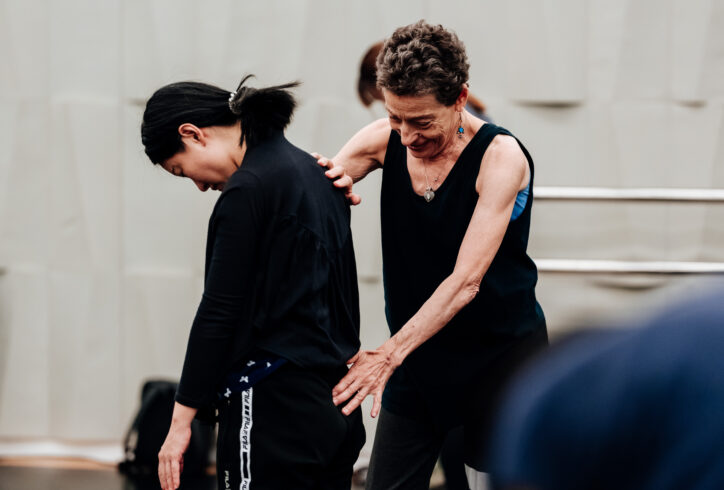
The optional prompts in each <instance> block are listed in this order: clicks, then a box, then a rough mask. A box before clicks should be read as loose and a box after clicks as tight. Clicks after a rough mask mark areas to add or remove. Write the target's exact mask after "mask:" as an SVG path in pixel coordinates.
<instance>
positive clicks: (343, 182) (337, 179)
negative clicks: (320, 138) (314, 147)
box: [312, 152, 362, 206]
mask: <svg viewBox="0 0 724 490" xmlns="http://www.w3.org/2000/svg"><path fill="white" fill-rule="evenodd" d="M312 156H313V157H314V158H316V159H317V163H318V164H319V165H320V166H321V167H324V168H326V169H327V170H326V171H325V172H324V175H326V176H327V178H328V179H330V180H332V183H333V184H334V186H335V187H338V188H340V189H343V190H344V196H345V197H346V198H347V201H349V203H350V204H351V205H353V206H356V205H357V204H359V203H361V202H362V198H361V197H360V196H359V194H355V193H354V192H353V191H352V186H353V185H354V181H353V180H352V177H350V176H349V175H347V172H346V171H345V169H344V167H343V166H341V165H335V164H334V162H333V161H332V160H330V159H329V158H327V157H324V156H322V155H320V154H319V153H314V152H313V153H312Z"/></svg>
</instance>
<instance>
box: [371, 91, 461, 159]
mask: <svg viewBox="0 0 724 490" xmlns="http://www.w3.org/2000/svg"><path fill="white" fill-rule="evenodd" d="M383 94H384V97H385V107H386V108H387V113H388V116H389V120H390V126H391V127H392V129H393V130H395V131H397V133H398V134H399V135H400V140H401V142H402V144H403V145H404V146H406V147H407V149H408V150H409V151H410V153H411V154H412V156H414V157H415V158H421V159H432V158H435V157H436V156H437V155H439V154H440V153H442V152H443V151H444V150H445V149H446V148H447V147H448V145H450V143H451V142H452V141H453V137H454V136H455V134H456V132H457V127H458V124H459V122H460V112H461V111H462V108H463V107H464V106H465V104H464V102H463V103H461V102H460V101H461V100H463V99H465V98H467V93H465V95H464V96H463V94H461V97H460V98H458V101H456V102H455V104H453V105H451V106H445V105H443V104H441V103H440V102H438V101H437V99H436V98H435V95H433V94H426V95H395V94H394V93H392V92H390V91H389V90H383ZM458 106H459V107H458Z"/></svg>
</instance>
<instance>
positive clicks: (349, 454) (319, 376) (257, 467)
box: [216, 363, 365, 490]
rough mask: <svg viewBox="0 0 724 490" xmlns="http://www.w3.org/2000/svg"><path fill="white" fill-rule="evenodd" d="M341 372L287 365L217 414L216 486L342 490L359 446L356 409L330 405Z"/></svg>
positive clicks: (361, 434) (359, 420)
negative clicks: (345, 411)
mask: <svg viewBox="0 0 724 490" xmlns="http://www.w3.org/2000/svg"><path fill="white" fill-rule="evenodd" d="M345 373H346V367H341V368H340V369H335V370H331V371H310V370H304V369H301V368H299V367H296V366H294V365H292V364H291V363H288V364H286V365H285V366H283V367H281V368H279V370H277V371H276V372H274V373H273V374H271V375H270V376H269V377H268V378H264V379H263V380H261V381H260V382H259V383H257V384H256V385H255V386H253V387H252V388H250V389H249V390H247V391H244V392H241V393H234V394H232V395H231V396H230V398H229V400H228V401H226V402H224V403H222V406H221V407H220V410H219V438H218V444H217V455H216V461H217V462H216V467H217V475H218V482H219V489H235V490H236V489H242V490H246V489H250V490H262V489H292V488H293V489H300V490H301V489H319V490H341V489H345V490H348V489H349V488H350V480H351V478H352V465H353V464H354V462H355V461H356V460H357V456H358V455H359V451H360V449H362V446H363V444H364V441H365V431H364V427H363V425H362V414H361V411H360V410H359V409H358V410H355V412H353V413H352V414H350V415H349V416H345V415H343V414H342V412H341V410H340V409H339V408H337V407H335V406H334V404H333V403H332V388H333V387H334V385H335V384H336V383H337V382H338V381H339V380H340V379H342V376H344V374H345Z"/></svg>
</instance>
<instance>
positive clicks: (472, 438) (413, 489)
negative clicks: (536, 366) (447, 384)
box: [367, 330, 548, 490]
mask: <svg viewBox="0 0 724 490" xmlns="http://www.w3.org/2000/svg"><path fill="white" fill-rule="evenodd" d="M546 345H548V336H547V333H546V331H545V330H538V331H535V332H532V333H530V334H527V335H525V336H524V337H521V338H520V339H517V340H516V341H515V342H513V343H512V344H511V345H510V347H509V348H506V349H504V350H502V351H501V352H500V353H499V355H497V356H496V357H494V358H492V359H489V360H487V363H486V370H485V376H483V377H482V378H481V379H480V380H477V382H476V384H475V385H473V386H470V387H469V395H468V397H467V398H468V402H469V406H467V407H466V410H465V412H466V415H465V416H464V418H463V419H461V420H459V421H457V424H451V426H453V427H461V428H462V436H463V437H462V438H460V437H458V439H457V444H462V446H463V447H462V448H458V450H459V452H461V453H464V456H465V461H464V464H466V465H468V466H470V467H471V468H473V469H475V470H477V471H483V472H484V471H485V470H486V466H487V459H488V454H487V449H488V448H487V443H488V437H489V435H490V431H491V429H492V421H493V420H494V418H495V414H496V409H497V403H498V399H499V397H500V395H501V394H502V392H503V391H504V390H505V387H506V386H507V383H508V381H510V378H511V377H512V376H513V375H514V373H515V372H516V371H517V370H518V369H519V368H520V367H521V365H522V364H524V363H525V362H526V361H527V360H528V359H529V358H530V357H531V356H534V355H535V354H536V353H537V352H538V351H540V350H541V349H542V348H544V347H545V346H546ZM447 434H448V431H442V430H440V429H439V428H438V427H437V424H435V423H434V422H433V421H432V420H427V419H424V418H422V419H421V418H410V417H406V416H404V415H403V414H395V413H392V412H390V411H388V410H385V409H384V408H383V409H382V411H381V412H380V416H379V420H378V421H377V432H376V433H375V442H374V445H373V448H372V457H371V460H370V468H369V471H368V473H367V489H368V490H423V489H425V490H427V489H428V488H429V485H430V477H431V475H432V471H433V468H434V467H435V462H436V461H437V458H438V455H439V454H440V449H441V448H442V446H443V442H444V441H445V437H446V436H447ZM454 464H455V465H459V466H458V468H459V470H460V471H464V467H463V460H462V458H461V459H459V460H458V461H457V462H456V463H454ZM446 469H447V468H446Z"/></svg>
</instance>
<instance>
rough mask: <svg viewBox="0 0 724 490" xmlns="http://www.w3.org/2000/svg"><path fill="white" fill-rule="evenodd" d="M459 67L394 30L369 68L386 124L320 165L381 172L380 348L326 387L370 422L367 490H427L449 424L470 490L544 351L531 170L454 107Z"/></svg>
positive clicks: (419, 26)
mask: <svg viewBox="0 0 724 490" xmlns="http://www.w3.org/2000/svg"><path fill="white" fill-rule="evenodd" d="M468 68H469V65H468V61H467V55H466V54H465V47H464V45H463V43H462V42H461V41H460V39H458V37H457V36H456V35H455V34H454V33H452V32H450V31H448V30H446V29H445V28H443V27H442V26H439V25H438V26H433V25H430V24H427V23H425V22H424V21H420V22H418V23H416V24H412V25H408V26H405V27H401V28H399V29H397V30H396V31H395V32H394V33H393V34H392V36H391V37H390V38H389V39H387V40H386V41H385V43H384V45H383V47H382V50H381V51H380V53H379V56H378V57H377V85H378V87H379V88H380V89H381V92H382V96H383V97H384V101H385V107H386V109H387V112H388V115H389V117H388V118H387V119H381V120H379V121H377V122H374V123H372V124H370V125H369V126H367V127H365V128H363V129H362V130H360V131H359V132H358V133H357V134H356V135H355V136H353V137H352V139H351V140H350V141H349V142H347V144H345V146H344V147H343V148H342V149H341V150H340V152H339V153H338V154H337V155H336V156H335V157H334V158H333V159H332V160H331V161H330V160H327V159H325V158H320V163H321V164H322V165H324V166H327V167H330V168H331V169H330V170H329V171H328V172H327V173H328V174H329V175H330V176H332V177H334V176H339V175H343V174H345V173H346V174H347V175H348V176H350V177H352V178H353V179H354V180H355V181H358V180H360V179H362V178H364V177H365V176H366V175H367V174H368V173H370V172H372V171H373V170H375V169H378V168H381V169H382V190H381V206H380V207H381V216H382V259H383V279H384V290H385V313H386V315H387V322H388V325H389V328H390V332H391V334H392V337H391V338H390V339H389V340H387V341H386V342H385V343H384V344H382V345H381V346H380V347H379V348H378V349H376V350H371V351H368V350H364V351H360V352H359V353H358V354H357V355H355V356H354V357H353V358H352V359H350V362H352V363H354V366H353V367H352V368H351V369H350V371H349V374H348V375H347V376H345V377H344V378H343V379H342V380H341V382H340V383H339V384H338V385H337V386H336V387H335V389H334V396H335V403H338V404H342V403H345V402H347V400H349V401H348V402H347V404H346V406H345V409H344V410H345V411H349V413H352V411H353V410H355V409H357V407H358V406H359V404H360V403H361V402H362V400H364V398H365V397H366V396H367V395H372V396H374V404H373V408H372V416H375V415H376V414H377V413H378V412H380V410H381V415H380V420H379V422H378V424H377V433H376V435H375V443H374V447H373V449H372V458H371V462H370V469H369V473H368V482H367V484H368V488H372V489H381V490H382V489H384V490H387V489H390V488H406V489H418V488H419V489H423V488H425V489H426V488H428V485H429V482H430V474H431V473H432V469H433V466H434V464H435V461H436V460H437V455H438V453H439V451H440V447H441V445H442V443H443V440H444V438H445V435H446V433H447V432H448V431H450V430H451V429H452V428H455V427H459V426H462V427H463V431H464V437H465V446H466V447H465V452H466V463H467V465H468V467H469V471H468V475H469V478H468V479H469V482H470V486H471V488H475V487H476V485H477V482H478V480H481V479H482V478H483V476H482V475H481V474H480V472H484V471H485V470H486V469H487V466H488V462H487V456H486V454H485V446H486V443H487V433H488V430H489V424H490V420H491V413H492V412H493V410H494V408H495V400H496V396H497V395H498V394H499V393H500V390H501V389H502V387H503V384H504V382H505V380H506V379H507V378H508V377H509V376H510V374H511V373H512V371H513V370H514V369H515V368H516V367H517V365H518V364H519V363H520V362H521V361H522V360H523V359H524V358H525V357H527V356H528V355H530V353H531V352H533V351H534V350H536V349H538V348H539V347H542V346H544V345H546V343H547V334H546V324H545V319H544V316H543V311H542V310H541V308H540V305H539V304H538V302H537V301H536V297H535V285H536V281H537V278H538V274H537V270H536V267H535V264H534V263H533V261H532V260H531V259H530V257H528V255H527V251H526V249H527V245H528V232H529V229H530V219H531V206H532V203H533V173H534V172H533V160H532V158H531V157H530V155H529V154H528V152H527V151H526V150H525V148H524V147H523V145H522V144H521V143H520V142H519V141H518V140H517V139H516V138H515V137H514V136H513V135H512V134H511V133H510V132H509V131H507V130H505V129H503V128H502V127H499V126H496V125H494V124H489V123H486V122H484V121H483V120H481V119H479V118H478V117H476V116H474V115H473V114H471V113H470V112H469V111H468V110H466V109H465V106H466V104H467V101H468V97H469V92H468V86H467V81H468ZM349 191H350V192H351V189H350V190H349ZM355 201H359V197H358V196H355Z"/></svg>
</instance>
